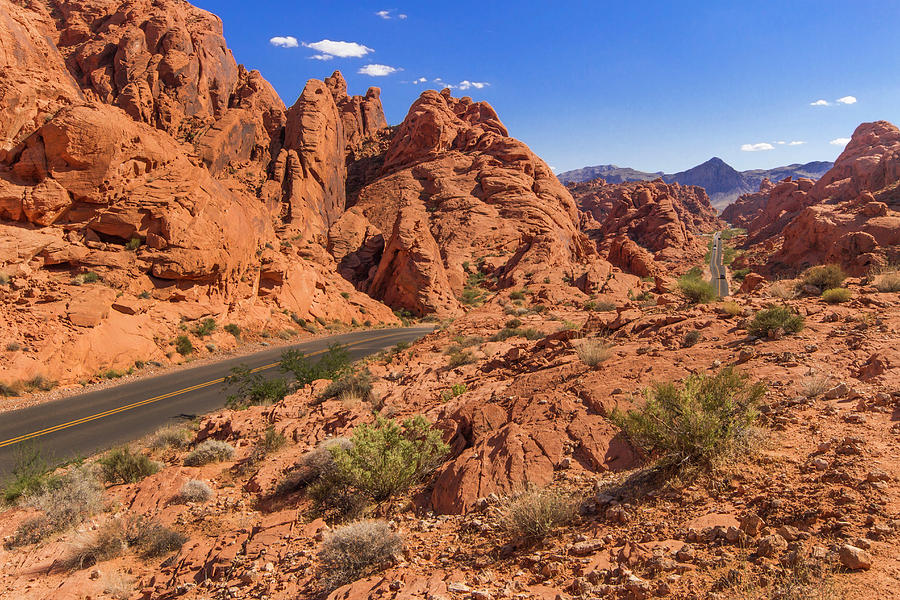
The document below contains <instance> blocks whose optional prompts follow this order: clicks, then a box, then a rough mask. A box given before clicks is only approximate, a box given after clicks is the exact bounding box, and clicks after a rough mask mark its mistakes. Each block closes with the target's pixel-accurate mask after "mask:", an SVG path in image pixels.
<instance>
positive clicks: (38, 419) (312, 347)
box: [0, 327, 433, 482]
mask: <svg viewBox="0 0 900 600" xmlns="http://www.w3.org/2000/svg"><path fill="white" fill-rule="evenodd" d="M432 330H433V328H432V327H407V328H397V329H375V330H370V331H355V332H353V333H345V334H341V335H334V336H330V337H327V338H321V339H317V340H314V341H310V342H306V343H304V344H297V345H295V346H290V348H297V349H299V350H302V351H303V352H304V353H306V354H307V355H308V356H314V355H318V354H322V353H323V352H325V351H327V350H328V346H329V345H330V344H334V343H340V344H346V345H347V346H348V348H347V351H348V352H349V354H350V356H351V358H353V359H354V360H356V359H359V358H362V357H364V356H367V355H369V354H373V353H375V352H378V351H380V350H383V349H385V348H389V347H391V346H394V345H396V344H397V343H399V342H410V341H413V340H415V339H417V338H419V337H421V336H423V335H425V334H427V333H430V332H431V331H432ZM287 348H288V347H279V348H272V349H268V350H263V351H261V352H257V353H255V354H249V355H245V356H240V357H235V358H229V359H226V360H223V361H220V362H216V363H212V364H208V365H203V366H199V367H193V368H187V369H179V370H177V371H173V372H171V373H166V374H164V375H157V376H155V377H148V378H146V379H140V380H137V381H133V382H130V383H125V384H122V385H118V386H115V387H110V388H106V389H102V390H97V391H93V392H88V393H86V394H80V395H78V396H69V397H67V398H62V399H60V400H54V401H52V402H45V403H43V404H38V405H35V406H30V407H27V408H23V409H20V410H16V411H10V412H6V413H0V482H2V481H3V480H5V479H6V478H7V476H9V475H10V474H11V472H12V468H13V466H14V465H15V461H16V459H17V458H18V456H19V454H20V453H21V449H22V448H23V446H25V445H33V446H36V447H37V448H39V449H40V450H41V453H42V455H43V457H44V458H45V459H46V460H47V462H48V463H50V464H58V463H62V462H65V461H67V460H70V459H72V458H75V457H78V456H89V455H91V454H94V453H96V452H100V451H103V450H106V449H108V448H112V447H114V446H117V445H120V444H123V443H126V442H129V441H132V440H135V439H137V438H140V437H142V436H144V435H147V434H149V433H152V432H153V431H156V430H157V429H159V428H160V427H162V426H164V425H168V424H172V423H177V422H179V421H183V420H187V419H192V418H194V417H195V416H197V415H202V414H204V413H207V412H211V411H214V410H216V409H219V408H221V407H222V406H224V404H225V398H226V397H227V395H228V392H227V391H226V390H225V385H224V383H223V379H224V377H225V376H227V375H228V374H229V373H230V371H231V368H232V367H236V366H238V365H242V364H244V365H248V366H250V367H252V368H254V369H256V370H257V371H259V372H263V373H265V374H267V375H271V376H273V377H274V376H275V375H278V374H280V371H279V369H278V361H279V360H280V359H281V353H282V352H284V351H285V350H286V349H287Z"/></svg>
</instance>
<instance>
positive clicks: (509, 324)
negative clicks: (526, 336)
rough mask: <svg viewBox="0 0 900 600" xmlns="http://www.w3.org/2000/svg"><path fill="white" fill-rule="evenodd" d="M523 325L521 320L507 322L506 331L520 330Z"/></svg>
mask: <svg viewBox="0 0 900 600" xmlns="http://www.w3.org/2000/svg"><path fill="white" fill-rule="evenodd" d="M521 325H522V320H521V319H510V320H509V321H507V322H506V325H505V327H506V329H518V328H519V327H520V326H521Z"/></svg>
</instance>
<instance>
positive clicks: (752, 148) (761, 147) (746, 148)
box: [741, 142, 775, 152]
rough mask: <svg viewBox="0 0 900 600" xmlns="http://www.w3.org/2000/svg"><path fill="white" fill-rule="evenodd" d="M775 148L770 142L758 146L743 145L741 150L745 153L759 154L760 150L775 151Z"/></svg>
mask: <svg viewBox="0 0 900 600" xmlns="http://www.w3.org/2000/svg"><path fill="white" fill-rule="evenodd" d="M774 149H775V146H773V145H772V144H770V143H768V142H760V143H758V144H743V145H741V150H743V151H744V152H759V151H760V150H774Z"/></svg>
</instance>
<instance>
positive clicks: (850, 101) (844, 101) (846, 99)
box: [837, 96, 856, 104]
mask: <svg viewBox="0 0 900 600" xmlns="http://www.w3.org/2000/svg"><path fill="white" fill-rule="evenodd" d="M837 103H838V104H856V96H844V97H843V98H838V99H837Z"/></svg>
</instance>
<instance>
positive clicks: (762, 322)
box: [747, 306, 804, 337]
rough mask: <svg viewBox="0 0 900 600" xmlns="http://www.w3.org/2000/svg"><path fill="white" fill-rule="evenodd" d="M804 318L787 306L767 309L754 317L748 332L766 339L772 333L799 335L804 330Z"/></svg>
mask: <svg viewBox="0 0 900 600" xmlns="http://www.w3.org/2000/svg"><path fill="white" fill-rule="evenodd" d="M803 321H804V319H803V317H802V316H801V315H799V314H797V313H796V312H794V311H793V310H791V309H790V308H788V307H787V306H772V307H769V308H765V309H763V310H761V311H759V312H758V313H756V314H755V315H754V316H753V320H752V321H751V322H750V325H749V326H748V327H747V331H749V332H750V334H751V335H755V336H756V337H766V336H768V335H769V332H771V331H778V330H783V331H784V332H785V333H797V332H798V331H800V330H801V329H803Z"/></svg>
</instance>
